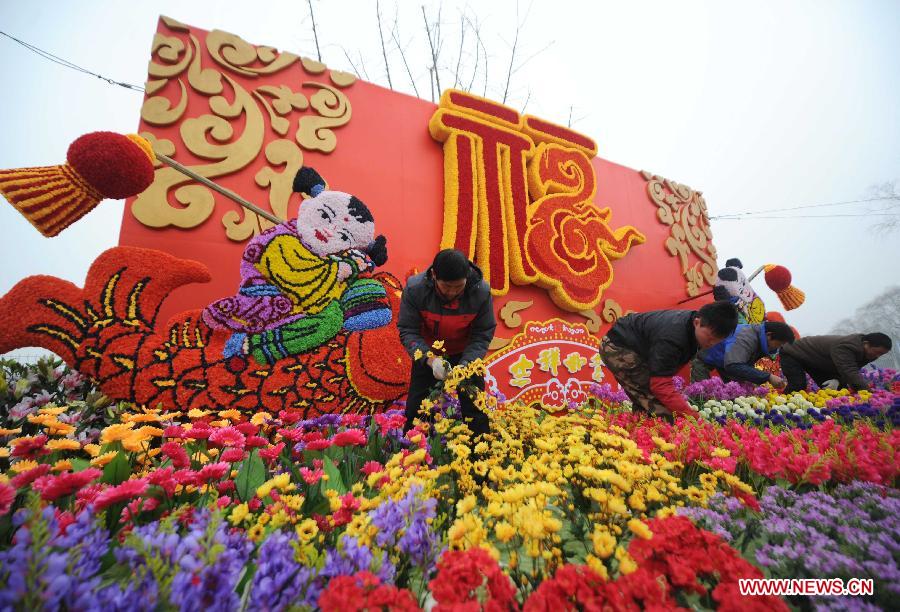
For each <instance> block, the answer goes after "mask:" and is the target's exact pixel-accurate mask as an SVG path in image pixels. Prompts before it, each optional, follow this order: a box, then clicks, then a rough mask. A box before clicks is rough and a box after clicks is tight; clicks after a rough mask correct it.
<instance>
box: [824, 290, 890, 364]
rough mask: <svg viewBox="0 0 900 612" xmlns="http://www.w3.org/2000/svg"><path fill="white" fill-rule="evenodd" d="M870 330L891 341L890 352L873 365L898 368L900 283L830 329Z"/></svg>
mask: <svg viewBox="0 0 900 612" xmlns="http://www.w3.org/2000/svg"><path fill="white" fill-rule="evenodd" d="M871 332H882V333H885V334H887V335H888V336H890V337H891V340H892V341H893V348H892V349H891V352H890V353H888V354H887V355H885V356H884V357H881V358H880V359H878V360H877V361H875V365H877V366H879V367H882V368H894V369H895V370H900V285H893V286H891V287H888V288H887V289H885V291H884V293H882V294H881V295H879V296H877V297H875V298H874V299H873V300H871V301H870V302H867V303H866V304H863V305H862V306H860V307H859V308H857V309H856V312H855V313H854V314H853V316H852V317H848V318H846V319H842V320H841V321H838V322H837V324H835V326H834V327H833V328H832V329H831V333H834V334H850V333H863V334H867V333H871Z"/></svg>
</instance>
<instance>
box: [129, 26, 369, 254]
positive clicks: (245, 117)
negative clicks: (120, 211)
mask: <svg viewBox="0 0 900 612" xmlns="http://www.w3.org/2000/svg"><path fill="white" fill-rule="evenodd" d="M161 20H162V25H161V26H160V29H161V30H164V31H160V32H157V34H156V36H155V37H154V39H153V46H152V59H151V61H150V65H149V68H148V74H149V78H148V81H147V87H146V91H147V98H146V100H145V101H144V104H143V107H142V108H141V118H142V119H143V120H144V121H145V122H146V123H147V124H150V125H152V126H160V127H165V126H171V125H174V124H179V136H180V141H175V142H173V141H172V140H171V139H169V138H160V139H157V138H156V136H155V135H154V134H153V133H152V130H145V131H144V132H143V133H142V135H144V136H145V137H147V138H148V139H150V140H151V141H152V142H154V145H155V146H159V147H161V149H160V152H163V153H165V154H167V155H169V156H171V157H175V158H177V156H178V152H179V151H180V150H184V149H186V150H187V151H188V152H189V153H190V154H192V155H193V156H194V157H198V158H201V159H203V160H207V161H208V162H209V163H205V164H203V163H201V164H197V165H192V166H188V167H189V168H190V169H191V170H193V171H194V172H196V173H197V174H199V175H201V176H203V177H205V178H209V179H212V178H215V177H219V176H224V175H229V174H234V173H236V172H239V171H241V170H243V169H244V168H246V167H247V166H249V165H250V164H251V163H253V162H254V161H255V160H256V159H258V157H259V155H260V153H263V152H264V155H265V161H266V165H265V166H264V167H263V168H262V169H260V170H259V171H258V172H257V173H256V175H255V176H254V180H255V182H256V184H257V185H258V186H260V187H263V188H265V189H267V190H268V192H269V197H268V200H269V202H268V203H269V208H271V210H272V212H273V213H274V214H275V215H276V216H278V217H279V218H281V219H286V218H287V209H288V202H289V199H290V197H291V195H292V193H293V189H292V183H293V178H294V175H295V174H296V172H297V171H298V170H299V169H300V167H301V166H302V165H303V152H302V150H301V148H302V149H305V150H307V151H317V152H319V153H331V152H332V151H334V150H335V148H336V147H337V136H336V135H335V133H334V130H335V129H336V128H339V127H341V126H343V125H346V124H347V123H349V121H350V117H351V106H350V101H349V100H348V98H347V97H346V95H345V94H344V93H343V92H342V91H340V88H345V87H349V86H350V85H352V84H353V83H354V82H355V77H354V76H353V75H349V74H347V73H344V72H340V71H334V70H332V71H330V72H329V78H330V80H331V83H332V84H333V85H334V86H332V85H329V84H327V83H322V82H318V81H312V80H309V81H304V82H302V83H301V88H303V89H304V91H303V92H300V91H295V90H293V89H291V87H290V86H289V85H286V84H280V85H260V86H258V87H255V88H254V87H252V86H251V84H252V82H253V80H254V79H256V78H258V76H259V75H272V74H276V73H282V72H284V71H285V70H286V69H287V68H289V67H291V66H293V65H295V64H297V63H299V64H300V66H302V69H303V73H305V74H308V75H311V76H315V75H320V74H323V73H324V72H325V71H326V70H327V67H326V66H325V65H324V64H321V63H319V62H315V61H313V60H309V59H307V58H301V57H298V56H297V55H294V54H292V53H278V51H277V50H275V49H274V48H272V47H266V46H260V47H256V46H254V45H251V44H249V43H247V42H246V41H244V40H242V39H241V38H240V37H238V36H235V35H234V34H229V33H227V32H222V31H218V30H214V31H212V32H209V34H208V35H207V36H206V39H205V41H204V42H205V46H206V51H207V52H208V53H209V57H211V58H212V59H213V63H209V64H207V65H204V62H203V57H204V56H203V53H202V50H203V49H202V47H201V42H200V40H199V39H198V37H197V35H195V34H194V33H192V30H191V28H190V26H186V25H184V24H182V23H179V22H177V21H175V20H173V19H170V18H168V17H162V18H161ZM165 30H167V31H165ZM285 76H286V78H289V80H290V82H295V81H296V80H297V77H296V74H295V73H293V72H292V73H291V76H290V77H288V75H287V74H286V75H285ZM167 86H168V87H167ZM172 86H174V89H173V87H172ZM164 90H165V91H166V94H163V93H162V92H163V91H164ZM173 94H174V96H175V97H174V98H170V96H172V95H173ZM197 94H199V95H200V96H202V97H204V98H207V99H208V108H209V111H210V112H209V113H206V114H201V115H199V116H191V117H186V112H187V107H188V99H189V97H190V96H191V95H194V96H196V95H197ZM297 115H300V116H299V117H298V116H297ZM292 122H295V125H296V130H295V134H294V138H293V140H291V139H290V138H286V137H287V136H288V132H289V130H290V125H291V123H292ZM238 125H243V127H242V128H240V130H239V133H237V132H238V129H237V126H238ZM267 128H268V129H270V130H272V132H273V133H274V134H275V135H276V136H277V137H278V138H277V139H276V140H273V141H271V142H269V143H268V144H266V145H265V147H263V144H264V143H265V134H266V129H267ZM298 145H299V146H298ZM263 149H264V151H263ZM186 165H187V164H186ZM170 197H174V200H175V202H177V204H174V203H173V202H171V200H170ZM216 204H217V200H216V196H215V195H214V194H213V192H212V191H211V190H210V189H209V188H207V187H205V186H203V185H198V184H196V183H192V182H191V180H190V179H189V178H188V177H185V176H184V175H182V174H180V173H179V172H177V171H175V170H174V169H172V168H169V167H158V169H157V170H156V179H155V180H154V182H153V184H152V185H151V186H150V187H149V188H148V189H147V190H146V191H144V192H143V193H142V194H140V195H139V196H138V197H137V198H136V199H135V201H134V203H133V204H132V213H133V214H134V216H135V218H136V219H137V220H138V221H140V222H141V223H143V224H144V225H146V226H148V227H157V228H162V227H170V226H174V227H180V228H185V229H189V228H193V227H197V226H199V225H200V224H202V223H203V222H205V221H206V220H207V219H209V217H210V216H211V215H212V214H213V212H214V211H215V208H216ZM221 222H222V225H223V226H224V228H225V234H226V236H227V237H228V238H229V239H231V240H235V241H243V240H246V239H248V238H250V237H252V236H253V235H256V234H258V233H260V232H261V231H264V230H266V229H268V227H270V226H271V223H270V222H268V221H266V220H265V219H261V218H260V217H259V216H257V215H256V214H253V213H249V212H247V211H244V210H243V209H240V210H234V209H232V208H231V207H229V208H227V209H226V210H225V211H224V213H223V214H222V216H221Z"/></svg>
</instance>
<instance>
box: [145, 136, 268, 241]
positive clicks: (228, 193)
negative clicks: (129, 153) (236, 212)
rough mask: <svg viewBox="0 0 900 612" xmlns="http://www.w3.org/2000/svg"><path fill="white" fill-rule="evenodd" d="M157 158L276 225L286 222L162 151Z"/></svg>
mask: <svg viewBox="0 0 900 612" xmlns="http://www.w3.org/2000/svg"><path fill="white" fill-rule="evenodd" d="M156 159H158V160H159V161H161V162H162V163H164V164H166V165H167V166H169V167H171V168H175V169H176V170H178V171H179V172H181V173H182V174H184V175H185V176H189V177H191V178H192V179H194V180H195V181H197V182H198V183H203V184H204V185H206V186H207V187H209V188H210V189H213V190H215V191H218V192H219V193H221V194H222V195H223V196H225V197H226V198H229V199H231V200H234V201H235V202H237V203H238V204H240V205H241V206H243V207H244V208H246V209H247V210H251V211H253V212H255V213H256V214H257V215H259V216H260V217H263V218H264V219H268V220H269V221H271V222H272V223H275V224H276V225H277V224H280V223H284V220H283V219H279V218H278V217H276V216H275V215H273V214H272V213H270V212H269V211H267V210H263V209H262V208H260V207H259V206H257V205H256V204H253V203H251V202H248V201H247V200H245V199H244V198H242V197H241V196H239V195H238V194H236V193H235V192H233V191H231V190H230V189H226V188H224V187H222V186H221V185H219V184H217V183H214V182H212V181H211V180H209V179H208V178H206V177H205V176H200V175H199V174H197V173H196V172H194V171H193V170H191V169H190V168H187V167H185V166H182V165H181V164H179V163H178V162H177V161H175V160H174V159H172V158H171V157H169V156H168V155H163V154H161V153H156Z"/></svg>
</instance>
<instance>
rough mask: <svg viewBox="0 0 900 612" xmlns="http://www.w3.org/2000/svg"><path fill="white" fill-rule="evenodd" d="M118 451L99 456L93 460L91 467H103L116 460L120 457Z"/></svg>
mask: <svg viewBox="0 0 900 612" xmlns="http://www.w3.org/2000/svg"><path fill="white" fill-rule="evenodd" d="M118 454H119V453H118V451H109V452H108V453H103V454H102V455H97V456H96V457H94V458H93V459H91V465H92V466H94V467H103V466H105V465H106V464H107V463H109V462H110V461H112V460H113V459H115V458H116V455H118Z"/></svg>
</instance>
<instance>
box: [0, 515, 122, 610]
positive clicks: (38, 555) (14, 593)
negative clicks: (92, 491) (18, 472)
mask: <svg viewBox="0 0 900 612" xmlns="http://www.w3.org/2000/svg"><path fill="white" fill-rule="evenodd" d="M55 512H56V511H55V509H54V508H53V507H52V506H48V507H47V508H44V509H43V511H41V512H40V513H39V514H38V515H37V516H34V515H33V513H32V511H30V510H28V509H22V510H20V511H19V512H18V513H17V517H16V520H15V523H18V530H17V531H16V533H15V536H14V538H13V545H12V546H11V547H10V548H9V549H8V550H6V551H0V584H3V585H4V586H3V587H2V588H0V609H4V610H6V609H11V604H12V603H14V602H19V603H21V602H22V601H23V600H24V599H25V597H26V596H31V597H36V598H39V599H40V601H41V602H42V604H43V607H44V608H45V609H48V610H56V609H59V608H61V607H64V608H66V609H70V610H90V609H97V608H98V607H100V604H99V601H98V599H97V590H98V588H99V586H100V580H101V576H100V560H101V559H102V557H103V556H104V555H105V554H106V553H107V550H108V548H109V536H108V534H107V532H106V531H105V530H104V529H103V528H102V527H101V526H100V525H99V524H98V523H97V521H96V520H95V519H94V515H93V513H92V511H90V510H86V511H84V512H82V513H81V514H80V515H79V516H78V517H77V519H76V521H75V522H74V523H72V524H70V525H69V526H68V527H67V528H66V529H65V530H62V529H61V528H60V526H59V523H58V522H57V521H56V518H55ZM37 522H40V523H43V529H41V532H42V533H44V534H45V535H43V536H40V537H39V539H40V541H37V540H35V539H34V537H35V536H34V530H35V528H36V526H37Z"/></svg>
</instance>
